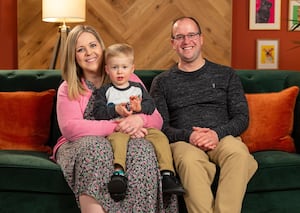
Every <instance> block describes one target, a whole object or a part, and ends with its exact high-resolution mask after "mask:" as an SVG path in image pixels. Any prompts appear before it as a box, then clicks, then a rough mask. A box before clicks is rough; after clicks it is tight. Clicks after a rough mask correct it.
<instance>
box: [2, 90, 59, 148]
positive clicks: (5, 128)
mask: <svg viewBox="0 0 300 213" xmlns="http://www.w3.org/2000/svg"><path fill="white" fill-rule="evenodd" d="M54 95H55V90H54V89H50V90H46V91H43V92H33V91H19V92H0V101H1V103H5V104H1V105H0V117H1V120H0V149H2V150H35V151H42V152H49V153H50V152H51V148H50V147H49V146H46V145H45V144H46V143H47V141H48V138H49V132H50V125H51V122H50V121H51V113H52V106H53V97H54Z"/></svg>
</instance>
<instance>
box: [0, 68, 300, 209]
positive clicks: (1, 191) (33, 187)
mask: <svg viewBox="0 0 300 213" xmlns="http://www.w3.org/2000/svg"><path fill="white" fill-rule="evenodd" d="M160 72H162V70H138V71H136V74H138V76H140V77H141V79H142V80H143V82H144V83H145V85H146V87H147V88H149V87H150V86H151V82H152V79H153V77H154V76H155V75H157V74H158V73H160ZM237 73H238V75H239V76H240V77H241V80H242V83H243V86H244V88H245V91H246V93H262V92H276V91H281V90H282V89H284V88H287V87H289V86H292V85H296V86H298V87H300V71H299V72H297V71H284V70H273V71H272V70H238V71H237ZM60 83H61V76H60V72H59V71H58V70H0V92H12V91H44V90H47V89H50V88H53V89H57V88H58V86H59V84H60ZM299 97H300V95H299ZM54 103H55V98H54ZM2 104H5V103H2ZM54 106H55V105H54ZM20 107H22V106H20ZM41 107H42V106H41ZM294 113H295V114H294V118H295V119H294V128H293V133H292V135H293V138H294V139H295V146H296V148H297V153H287V152H282V151H260V152H255V153H253V155H254V157H255V159H256V160H257V161H258V163H259V169H258V171H257V172H256V174H255V175H254V177H253V178H252V179H251V181H250V183H249V185H248V189H247V193H246V196H245V199H244V202H243V209H242V212H243V213H248V212H252V213H263V212H276V213H284V212H286V213H293V212H299V211H300V202H299V198H300V154H299V153H300V99H299V98H297V102H296V107H295V110H294ZM51 119H52V121H51V129H50V134H49V139H48V145H49V146H51V147H53V145H54V144H55V143H56V140H57V138H58V137H59V135H60V131H59V128H58V125H57V121H56V113H55V107H53V111H52V117H51ZM233 187H234V186H233ZM179 206H180V212H182V213H183V212H186V209H185V205H184V201H183V199H182V197H179ZM0 212H1V213H19V212H28V213H29V212H30V213H48V212H49V213H52V212H56V213H77V212H80V211H79V209H78V208H77V206H76V202H75V199H74V197H73V194H72V192H71V190H70V188H69V187H68V185H67V184H66V182H65V181H64V178H63V175H62V172H61V171H60V167H59V166H58V165H57V164H55V163H54V162H52V161H51V160H49V156H48V155H47V154H45V153H42V152H35V151H13V150H0Z"/></svg>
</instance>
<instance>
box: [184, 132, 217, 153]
mask: <svg viewBox="0 0 300 213" xmlns="http://www.w3.org/2000/svg"><path fill="white" fill-rule="evenodd" d="M190 143H191V144H193V145H194V146H196V147H199V148H200V149H202V150H203V151H210V150H213V149H215V148H216V147H217V145H218V143H219V138H218V135H217V133H216V132H215V131H214V130H211V129H209V128H201V127H193V132H192V134H191V136H190Z"/></svg>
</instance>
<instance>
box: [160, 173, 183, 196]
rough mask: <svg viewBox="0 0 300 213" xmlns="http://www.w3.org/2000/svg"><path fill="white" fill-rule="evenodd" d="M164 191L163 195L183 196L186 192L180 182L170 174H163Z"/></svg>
mask: <svg viewBox="0 0 300 213" xmlns="http://www.w3.org/2000/svg"><path fill="white" fill-rule="evenodd" d="M162 189H163V193H167V194H176V195H183V194H184V193H185V190H184V188H183V187H182V185H181V184H180V182H179V180H178V179H177V178H176V177H175V176H174V175H172V173H169V172H168V173H165V172H163V173H162Z"/></svg>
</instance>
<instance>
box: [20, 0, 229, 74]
mask: <svg viewBox="0 0 300 213" xmlns="http://www.w3.org/2000/svg"><path fill="white" fill-rule="evenodd" d="M180 16H194V17H195V18H197V19H198V20H199V22H200V24H201V26H202V31H203V33H204V43H205V46H204V49H203V53H204V56H205V57H207V58H208V59H210V60H212V61H215V62H218V63H222V64H225V65H230V63H231V28H232V27H231V21H232V0H214V1H211V0H86V22H84V23H83V24H87V25H91V26H93V27H95V28H96V29H97V30H98V32H99V33H100V35H101V36H102V38H103V40H104V42H105V45H106V46H107V45H110V44H112V43H116V42H127V43H129V44H131V45H133V47H134V49H135V56H136V57H135V64H136V68H137V69H167V68H169V67H170V66H171V65H172V64H174V63H175V62H176V60H177V57H176V54H175V52H174V51H173V50H172V48H171V45H170V30H171V23H172V21H173V20H174V19H175V18H178V17H180ZM70 26H71V27H72V26H74V24H72V25H70ZM57 37H58V24H55V23H47V22H42V0H18V49H19V54H18V66H19V69H42V68H43V69H47V68H48V67H49V64H50V61H51V58H52V52H53V48H54V46H55V43H56V39H57ZM57 68H59V62H58V65H57Z"/></svg>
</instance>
